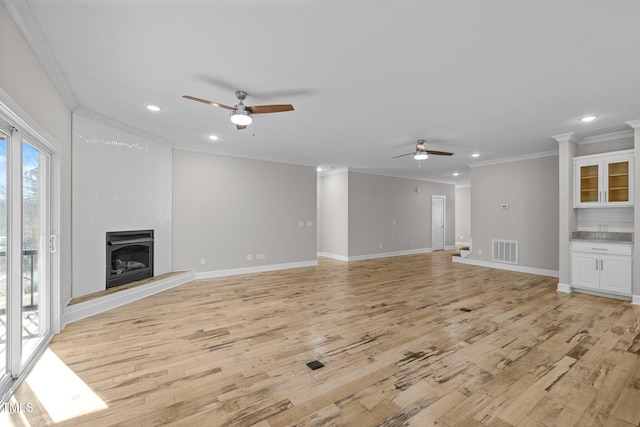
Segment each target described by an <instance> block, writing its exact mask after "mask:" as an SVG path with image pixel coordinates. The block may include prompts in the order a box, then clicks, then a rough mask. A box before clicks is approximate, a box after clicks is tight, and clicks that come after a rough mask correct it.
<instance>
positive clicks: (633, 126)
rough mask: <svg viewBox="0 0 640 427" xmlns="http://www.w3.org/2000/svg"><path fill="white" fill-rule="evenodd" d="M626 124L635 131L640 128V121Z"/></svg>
mask: <svg viewBox="0 0 640 427" xmlns="http://www.w3.org/2000/svg"><path fill="white" fill-rule="evenodd" d="M625 124H627V125H629V126H631V127H632V128H634V129H638V128H640V119H638V120H631V121H629V122H625Z"/></svg>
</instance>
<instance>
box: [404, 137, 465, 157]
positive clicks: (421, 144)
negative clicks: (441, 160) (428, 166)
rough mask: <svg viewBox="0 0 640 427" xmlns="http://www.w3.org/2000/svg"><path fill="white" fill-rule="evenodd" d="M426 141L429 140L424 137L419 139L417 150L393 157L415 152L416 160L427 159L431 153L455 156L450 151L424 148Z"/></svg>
mask: <svg viewBox="0 0 640 427" xmlns="http://www.w3.org/2000/svg"><path fill="white" fill-rule="evenodd" d="M425 142H427V141H426V140H424V139H419V140H418V143H417V144H416V151H415V152H411V153H407V154H401V155H399V156H395V157H392V159H397V158H398V157H404V156H410V155H412V154H413V158H414V159H416V160H425V159H427V158H428V157H429V154H432V155H434V156H453V153H449V152H448V151H436V150H427V149H426V148H424V143H425Z"/></svg>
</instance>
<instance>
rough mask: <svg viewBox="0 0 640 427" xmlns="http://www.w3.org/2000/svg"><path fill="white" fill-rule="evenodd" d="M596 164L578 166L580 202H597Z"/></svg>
mask: <svg viewBox="0 0 640 427" xmlns="http://www.w3.org/2000/svg"><path fill="white" fill-rule="evenodd" d="M598 195H599V194H598V165H587V166H581V167H580V202H581V203H590V202H595V203H597V202H598Z"/></svg>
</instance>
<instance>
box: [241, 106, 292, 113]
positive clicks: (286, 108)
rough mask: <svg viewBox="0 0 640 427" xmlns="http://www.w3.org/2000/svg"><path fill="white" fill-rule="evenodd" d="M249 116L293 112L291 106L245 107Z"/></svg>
mask: <svg viewBox="0 0 640 427" xmlns="http://www.w3.org/2000/svg"><path fill="white" fill-rule="evenodd" d="M245 108H246V109H247V111H249V112H251V114H264V113H282V112H283V111H293V105H291V104H278V105H250V106H247V107H245Z"/></svg>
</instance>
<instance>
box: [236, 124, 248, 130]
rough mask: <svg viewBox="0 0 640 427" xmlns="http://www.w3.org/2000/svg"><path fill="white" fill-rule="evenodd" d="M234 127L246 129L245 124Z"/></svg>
mask: <svg viewBox="0 0 640 427" xmlns="http://www.w3.org/2000/svg"><path fill="white" fill-rule="evenodd" d="M236 127H237V128H238V129H240V130H241V129H246V128H247V125H236Z"/></svg>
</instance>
